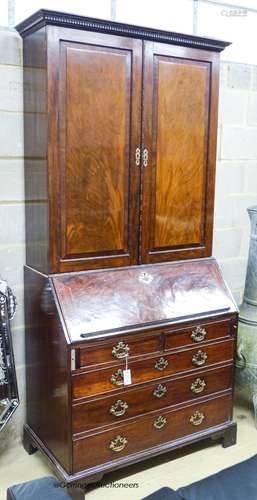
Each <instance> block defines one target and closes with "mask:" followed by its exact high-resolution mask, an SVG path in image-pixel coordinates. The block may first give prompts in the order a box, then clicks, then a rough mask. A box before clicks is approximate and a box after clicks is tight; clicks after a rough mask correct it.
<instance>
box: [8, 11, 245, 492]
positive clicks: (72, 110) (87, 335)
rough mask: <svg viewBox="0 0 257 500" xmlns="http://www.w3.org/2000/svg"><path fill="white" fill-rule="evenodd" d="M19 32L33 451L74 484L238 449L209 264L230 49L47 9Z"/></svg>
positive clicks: (231, 331)
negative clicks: (204, 442)
mask: <svg viewBox="0 0 257 500" xmlns="http://www.w3.org/2000/svg"><path fill="white" fill-rule="evenodd" d="M17 29H18V31H19V32H20V33H21V35H22V37H23V43H24V127H25V131H24V138H25V185H26V238H27V257H26V266H25V312H26V365H27V424H26V426H25V434H24V445H25V448H26V449H27V451H29V452H32V451H34V450H35V449H37V448H39V449H41V450H42V451H43V452H44V453H45V455H46V456H47V457H48V459H49V461H50V462H51V464H52V465H53V467H54V468H55V471H56V473H57V474H59V476H61V478H62V479H63V480H65V481H66V482H67V483H76V482H78V481H79V480H82V479H83V480H84V481H87V482H90V481H94V480H96V479H99V478H100V476H101V475H103V474H104V473H105V472H108V471H110V470H113V469H116V468H119V467H124V466H125V465H127V464H131V463H134V462H138V461H140V460H143V459H146V458H148V457H152V456H154V455H157V454H159V453H163V452H165V451H168V450H171V449H173V448H176V447H179V446H182V445H184V444H188V443H191V442H194V441H198V440H200V439H203V438H206V437H212V438H221V439H222V442H223V445H224V446H229V445H231V444H234V443H235V440H236V425H235V423H234V422H233V420H232V407H233V403H232V399H233V371H234V353H235V338H236V330H237V315H238V311H237V307H236V305H235V303H234V301H233V299H232V296H231V294H230V292H229V290H228V288H227V286H226V284H225V283H224V281H223V278H222V276H221V274H220V271H219V268H218V265H217V263H216V261H215V259H213V258H212V257H211V254H212V227H213V203H214V181H215V155H216V128H217V105H218V76H219V52H220V51H221V50H223V49H224V48H225V46H226V45H228V44H227V43H225V42H221V41H218V40H211V39H207V38H200V37H196V36H192V35H182V34H177V33H171V32H166V31H159V30H155V29H149V28H142V27H138V26H131V25H126V24H121V23H115V22H111V21H103V20H98V19H90V18H85V17H80V16H76V15H69V14H62V13H58V12H52V11H47V10H40V11H38V12H37V13H36V14H34V15H32V16H31V17H30V18H29V19H27V20H26V21H24V22H22V23H21V24H19V25H18V26H17Z"/></svg>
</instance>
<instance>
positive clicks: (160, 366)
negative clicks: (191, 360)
mask: <svg viewBox="0 0 257 500" xmlns="http://www.w3.org/2000/svg"><path fill="white" fill-rule="evenodd" d="M168 364H169V362H168V360H167V359H165V358H160V359H158V361H156V363H155V368H156V370H159V371H160V372H161V371H162V370H164V369H165V368H167V366H168Z"/></svg>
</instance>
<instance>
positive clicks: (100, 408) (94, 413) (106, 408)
mask: <svg viewBox="0 0 257 500" xmlns="http://www.w3.org/2000/svg"><path fill="white" fill-rule="evenodd" d="M232 378H233V367H232V366H226V367H224V368H216V369H212V370H208V371H205V372H200V373H198V374H197V375H188V376H184V377H180V378H177V379H172V380H169V379H168V380H167V379H164V380H163V381H162V382H161V383H153V384H149V385H147V387H144V388H142V389H132V390H130V389H127V390H123V392H121V393H119V394H117V395H116V396H107V397H105V398H101V399H96V400H94V401H90V402H88V403H78V404H76V405H74V406H73V408H72V414H73V417H72V421H73V432H74V433H79V432H85V431H89V430H90V429H95V428H97V427H101V426H103V425H111V424H115V423H118V422H120V421H122V420H124V419H127V418H131V417H135V416H138V415H142V414H144V413H147V412H150V411H153V410H158V409H160V408H165V407H168V406H172V405H175V404H178V403H184V402H186V401H189V400H192V399H197V398H199V397H202V396H206V395H208V394H212V393H215V392H219V391H223V390H227V389H230V388H231V387H232Z"/></svg>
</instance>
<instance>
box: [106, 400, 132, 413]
mask: <svg viewBox="0 0 257 500" xmlns="http://www.w3.org/2000/svg"><path fill="white" fill-rule="evenodd" d="M127 409H128V403H126V401H122V400H121V399H118V400H117V401H116V403H114V405H112V406H111V408H110V413H111V415H114V416H115V417H122V416H123V415H125V413H126V411H127Z"/></svg>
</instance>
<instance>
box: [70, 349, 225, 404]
mask: <svg viewBox="0 0 257 500" xmlns="http://www.w3.org/2000/svg"><path fill="white" fill-rule="evenodd" d="M233 356H234V342H233V341H232V340H228V341H224V342H219V343H216V344H211V345H208V346H205V347H204V348H203V349H201V348H200V347H199V346H198V347H195V348H194V349H187V350H185V351H180V352H176V353H173V354H168V355H160V356H155V357H152V358H149V359H145V360H142V361H134V362H132V363H129V368H130V370H131V378H132V384H140V383H143V382H146V381H150V380H154V379H159V378H162V377H166V376H169V375H174V374H176V373H180V372H183V371H188V370H196V369H199V368H204V367H205V366H211V365H213V364H215V363H221V362H225V361H226V362H227V361H232V360H233ZM124 368H125V363H124V362H123V364H121V365H117V366H114V367H111V368H107V369H101V370H94V371H91V372H87V373H83V374H79V373H77V374H74V375H73V376H72V386H73V397H74V398H75V399H77V398H83V397H87V396H92V395H94V394H100V393H104V392H109V391H114V390H119V389H121V388H122V387H124V385H123V369H124Z"/></svg>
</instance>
